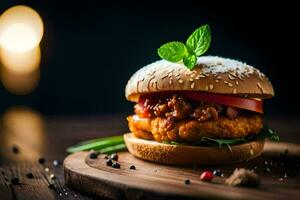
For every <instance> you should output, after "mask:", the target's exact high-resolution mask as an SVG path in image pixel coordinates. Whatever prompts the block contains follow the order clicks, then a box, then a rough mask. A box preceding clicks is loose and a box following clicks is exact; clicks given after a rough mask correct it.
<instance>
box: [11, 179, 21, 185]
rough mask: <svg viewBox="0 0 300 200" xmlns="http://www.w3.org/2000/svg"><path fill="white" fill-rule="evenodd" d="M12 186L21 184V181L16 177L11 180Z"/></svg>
mask: <svg viewBox="0 0 300 200" xmlns="http://www.w3.org/2000/svg"><path fill="white" fill-rule="evenodd" d="M10 182H11V184H13V185H17V184H19V183H20V180H19V179H18V178H17V177H14V178H12V179H11V180H10Z"/></svg>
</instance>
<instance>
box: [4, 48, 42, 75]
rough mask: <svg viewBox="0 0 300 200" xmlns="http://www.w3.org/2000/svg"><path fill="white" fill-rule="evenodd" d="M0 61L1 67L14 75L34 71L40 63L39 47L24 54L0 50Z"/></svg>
mask: <svg viewBox="0 0 300 200" xmlns="http://www.w3.org/2000/svg"><path fill="white" fill-rule="evenodd" d="M0 60H1V62H2V65H3V67H6V68H8V69H9V70H10V71H12V72H14V73H19V74H24V73H30V72H32V71H34V70H36V69H37V68H38V67H39V65H40V62H41V49H40V47H39V46H37V47H35V48H34V49H31V50H30V51H26V52H18V53H17V52H12V51H9V50H6V49H3V48H1V49H0Z"/></svg>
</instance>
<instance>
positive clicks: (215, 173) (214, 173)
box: [213, 169, 222, 176]
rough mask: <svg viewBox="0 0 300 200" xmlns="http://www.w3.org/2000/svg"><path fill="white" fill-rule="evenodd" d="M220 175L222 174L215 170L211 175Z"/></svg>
mask: <svg viewBox="0 0 300 200" xmlns="http://www.w3.org/2000/svg"><path fill="white" fill-rule="evenodd" d="M221 174H222V173H221V171H220V170H219V169H216V170H214V171H213V175H215V176H221Z"/></svg>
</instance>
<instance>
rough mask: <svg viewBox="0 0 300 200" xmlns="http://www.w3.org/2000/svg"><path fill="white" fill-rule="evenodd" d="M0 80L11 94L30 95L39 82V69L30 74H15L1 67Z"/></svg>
mask: <svg viewBox="0 0 300 200" xmlns="http://www.w3.org/2000/svg"><path fill="white" fill-rule="evenodd" d="M1 80H2V83H3V86H4V87H5V88H6V89H7V90H8V91H10V92H11V93H13V94H17V95H25V94H29V93H31V92H32V91H33V90H34V89H35V88H36V87H37V85H38V83H39V81H40V69H39V68H37V69H36V70H34V71H32V72H30V73H16V72H15V71H12V70H10V69H9V68H6V67H2V69H1Z"/></svg>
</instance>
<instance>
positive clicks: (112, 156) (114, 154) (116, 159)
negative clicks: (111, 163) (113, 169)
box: [110, 153, 118, 161]
mask: <svg viewBox="0 0 300 200" xmlns="http://www.w3.org/2000/svg"><path fill="white" fill-rule="evenodd" d="M110 158H111V159H112V160H115V161H118V154H116V153H113V154H111V156H110Z"/></svg>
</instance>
